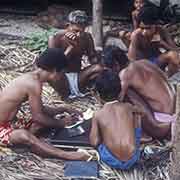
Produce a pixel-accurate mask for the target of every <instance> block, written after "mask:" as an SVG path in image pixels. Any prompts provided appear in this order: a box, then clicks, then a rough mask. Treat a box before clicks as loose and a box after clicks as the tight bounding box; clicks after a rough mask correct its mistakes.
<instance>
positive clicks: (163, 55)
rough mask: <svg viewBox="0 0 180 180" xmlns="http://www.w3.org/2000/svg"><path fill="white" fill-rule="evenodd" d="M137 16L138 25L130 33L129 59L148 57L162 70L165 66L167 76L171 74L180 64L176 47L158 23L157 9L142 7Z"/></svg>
mask: <svg viewBox="0 0 180 180" xmlns="http://www.w3.org/2000/svg"><path fill="white" fill-rule="evenodd" d="M138 18H139V21H140V25H139V28H138V29H136V30H135V31H134V32H133V33H132V35H131V43H130V46H129V50H128V57H129V59H130V60H132V61H134V60H140V59H148V60H149V61H150V62H152V63H153V64H156V65H158V66H159V67H160V68H161V69H162V70H165V68H166V67H167V68H168V69H167V74H168V76H171V75H173V74H174V73H176V72H177V70H178V68H179V66H180V57H179V54H178V52H177V51H176V50H178V48H177V46H176V45H175V43H174V42H173V41H172V39H171V38H170V35H169V34H168V33H167V31H166V30H165V29H163V28H161V27H160V26H159V25H158V19H159V17H158V9H156V8H154V7H143V8H141V10H140V12H139V16H138Z"/></svg>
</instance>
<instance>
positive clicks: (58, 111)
mask: <svg viewBox="0 0 180 180" xmlns="http://www.w3.org/2000/svg"><path fill="white" fill-rule="evenodd" d="M43 110H44V112H45V113H47V114H49V115H50V116H56V115H57V114H61V113H64V112H67V113H69V114H76V115H80V116H82V112H80V111H78V110H76V109H73V108H72V107H70V106H68V105H61V106H60V107H50V106H43Z"/></svg>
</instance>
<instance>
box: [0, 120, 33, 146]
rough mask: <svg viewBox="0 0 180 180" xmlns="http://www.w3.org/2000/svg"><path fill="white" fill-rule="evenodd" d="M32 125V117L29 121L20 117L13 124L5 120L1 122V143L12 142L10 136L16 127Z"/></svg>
mask: <svg viewBox="0 0 180 180" xmlns="http://www.w3.org/2000/svg"><path fill="white" fill-rule="evenodd" d="M31 125H32V119H31V120H29V121H28V122H27V121H25V120H24V119H18V120H17V122H16V123H15V125H14V126H13V125H12V123H11V122H9V121H8V122H4V123H3V124H0V143H2V144H4V145H8V144H10V141H9V137H10V134H11V132H12V131H13V130H15V129H29V128H30V126H31Z"/></svg>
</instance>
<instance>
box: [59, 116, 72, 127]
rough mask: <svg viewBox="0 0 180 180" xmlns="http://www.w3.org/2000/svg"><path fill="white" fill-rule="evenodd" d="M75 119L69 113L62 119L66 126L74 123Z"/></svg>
mask: <svg viewBox="0 0 180 180" xmlns="http://www.w3.org/2000/svg"><path fill="white" fill-rule="evenodd" d="M74 120H75V118H74V117H72V116H69V115H68V116H65V117H63V118H62V119H61V121H63V124H64V127H65V126H70V125H72V124H73V121H74Z"/></svg>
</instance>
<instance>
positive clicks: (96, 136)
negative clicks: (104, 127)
mask: <svg viewBox="0 0 180 180" xmlns="http://www.w3.org/2000/svg"><path fill="white" fill-rule="evenodd" d="M89 138H90V143H91V145H92V146H94V147H97V146H98V145H99V144H100V141H101V140H100V133H99V127H98V119H97V117H96V115H95V116H94V117H93V119H92V125H91V132H90V137H89Z"/></svg>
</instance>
